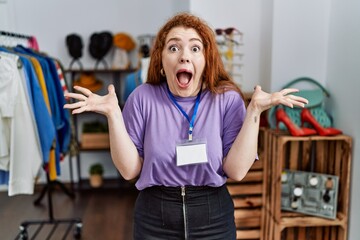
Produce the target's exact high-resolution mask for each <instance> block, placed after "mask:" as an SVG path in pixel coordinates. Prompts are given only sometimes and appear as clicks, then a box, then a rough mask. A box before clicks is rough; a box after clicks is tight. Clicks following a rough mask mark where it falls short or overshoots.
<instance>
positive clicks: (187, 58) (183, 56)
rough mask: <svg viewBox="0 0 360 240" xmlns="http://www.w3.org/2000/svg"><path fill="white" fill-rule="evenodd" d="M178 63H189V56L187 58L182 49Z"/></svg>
mask: <svg viewBox="0 0 360 240" xmlns="http://www.w3.org/2000/svg"><path fill="white" fill-rule="evenodd" d="M179 60H180V63H189V62H190V58H189V54H188V53H187V52H186V51H184V52H183V53H182V54H181V56H180V59H179Z"/></svg>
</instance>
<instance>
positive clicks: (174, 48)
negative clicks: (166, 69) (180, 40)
mask: <svg viewBox="0 0 360 240" xmlns="http://www.w3.org/2000/svg"><path fill="white" fill-rule="evenodd" d="M169 50H170V51H171V52H176V51H178V50H179V48H178V47H176V46H170V47H169Z"/></svg>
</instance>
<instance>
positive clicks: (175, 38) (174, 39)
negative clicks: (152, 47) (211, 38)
mask: <svg viewBox="0 0 360 240" xmlns="http://www.w3.org/2000/svg"><path fill="white" fill-rule="evenodd" d="M170 41H176V42H180V41H181V39H180V38H177V37H173V38H170V39H169V40H168V41H167V42H166V43H169V42H170ZM193 41H198V42H200V43H201V44H203V42H202V41H201V39H200V38H190V42H193Z"/></svg>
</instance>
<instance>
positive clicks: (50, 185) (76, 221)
mask: <svg viewBox="0 0 360 240" xmlns="http://www.w3.org/2000/svg"><path fill="white" fill-rule="evenodd" d="M0 36H4V37H10V38H15V39H17V38H18V39H27V40H31V39H35V38H34V37H33V36H29V35H24V34H19V33H13V32H7V31H0ZM0 45H1V44H0ZM36 47H37V42H36ZM70 168H71V169H70V170H71V183H72V182H73V180H72V166H71V163H70ZM55 186H59V187H60V188H61V190H63V192H64V193H65V194H66V195H68V196H69V197H70V198H72V199H73V198H75V194H74V193H73V189H71V191H70V190H68V189H67V188H66V186H65V185H64V184H63V183H62V182H60V181H58V180H50V176H49V173H48V172H46V185H45V187H44V188H43V189H42V191H41V193H40V195H39V197H38V198H37V199H36V200H35V201H34V205H40V203H41V200H42V198H43V197H44V196H45V194H46V193H47V200H48V208H49V219H47V220H25V221H23V222H22V223H21V224H20V227H19V229H20V232H19V234H18V235H17V236H16V238H15V239H22V240H27V239H28V238H29V236H28V231H27V228H28V227H29V226H30V225H38V228H37V229H36V231H35V232H34V235H33V236H31V239H35V238H36V236H37V235H38V234H39V233H40V231H41V229H42V228H43V226H44V225H53V227H52V229H51V231H50V232H49V234H48V236H47V238H46V239H50V237H51V236H52V235H53V233H54V232H55V230H56V228H57V227H58V225H59V224H68V228H67V230H66V231H65V233H64V237H63V239H66V236H67V235H68V234H69V232H70V231H71V228H72V227H73V226H74V225H75V229H74V232H73V236H74V238H75V239H80V238H81V229H82V221H81V219H80V218H71V219H55V218H54V213H53V202H52V191H53V190H54V187H55Z"/></svg>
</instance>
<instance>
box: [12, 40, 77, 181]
mask: <svg viewBox="0 0 360 240" xmlns="http://www.w3.org/2000/svg"><path fill="white" fill-rule="evenodd" d="M14 51H16V52H18V53H23V54H28V55H30V56H33V57H35V58H36V59H37V60H38V61H39V63H40V65H41V67H42V69H43V73H44V76H45V79H46V86H47V90H48V92H49V101H50V106H51V113H52V120H53V122H54V125H55V129H56V142H55V155H56V172H57V175H60V153H66V152H68V149H69V144H70V133H71V128H70V113H69V112H68V111H66V110H64V109H63V107H62V106H64V104H65V103H66V101H65V98H64V92H63V90H62V86H61V83H60V80H59V75H58V73H57V71H58V70H57V68H56V65H55V60H54V59H52V58H50V57H47V56H44V55H42V54H40V53H37V52H35V51H34V50H32V49H28V48H25V47H23V46H17V47H15V48H14ZM54 177H55V176H53V175H50V178H51V180H54Z"/></svg>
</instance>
